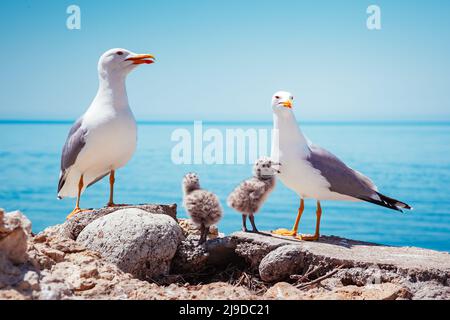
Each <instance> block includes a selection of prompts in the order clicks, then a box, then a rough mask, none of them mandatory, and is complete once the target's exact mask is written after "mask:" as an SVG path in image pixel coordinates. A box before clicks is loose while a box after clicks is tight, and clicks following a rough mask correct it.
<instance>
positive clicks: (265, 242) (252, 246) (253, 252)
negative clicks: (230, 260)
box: [231, 231, 295, 270]
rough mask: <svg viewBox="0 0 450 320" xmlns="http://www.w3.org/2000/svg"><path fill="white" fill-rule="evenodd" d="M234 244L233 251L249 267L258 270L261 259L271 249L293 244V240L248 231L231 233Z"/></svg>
mask: <svg viewBox="0 0 450 320" xmlns="http://www.w3.org/2000/svg"><path fill="white" fill-rule="evenodd" d="M231 240H232V241H233V243H234V244H235V247H236V249H235V252H236V254H237V255H238V256H240V257H242V258H243V259H245V260H246V261H247V263H248V264H249V267H250V269H253V270H258V267H259V264H260V262H261V260H262V259H263V258H264V257H265V256H266V255H267V254H268V253H269V252H271V251H273V250H275V249H276V248H278V247H281V246H284V245H287V244H295V241H291V242H290V243H289V240H285V239H279V238H276V237H272V236H270V234H269V233H261V235H259V234H256V233H250V232H241V231H239V232H235V233H233V234H232V235H231Z"/></svg>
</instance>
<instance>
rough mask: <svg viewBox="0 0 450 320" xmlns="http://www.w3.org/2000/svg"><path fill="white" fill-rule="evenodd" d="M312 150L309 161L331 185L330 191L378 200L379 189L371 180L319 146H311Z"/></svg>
mask: <svg viewBox="0 0 450 320" xmlns="http://www.w3.org/2000/svg"><path fill="white" fill-rule="evenodd" d="M310 150H311V153H310V155H309V157H308V159H307V160H308V161H309V162H310V163H311V165H312V166H313V168H315V169H317V170H319V171H320V173H321V174H322V176H324V177H325V179H326V180H327V181H328V182H329V183H330V191H333V192H337V193H340V194H344V195H347V196H351V197H354V198H358V199H365V198H374V197H375V198H378V196H377V187H376V186H375V184H374V183H373V182H372V181H371V180H370V179H369V178H367V177H366V176H364V175H362V174H361V173H359V172H358V171H356V170H353V169H352V168H350V167H348V166H347V165H346V164H345V163H343V162H342V161H341V160H339V159H338V158H337V157H336V156H335V155H334V154H332V153H331V152H329V151H327V150H325V149H323V148H321V147H319V146H315V145H311V146H310Z"/></svg>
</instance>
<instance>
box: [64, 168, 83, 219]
mask: <svg viewBox="0 0 450 320" xmlns="http://www.w3.org/2000/svg"><path fill="white" fill-rule="evenodd" d="M83 185H84V183H83V175H81V177H80V181H78V194H77V202H76V204H75V209H73V210H72V212H71V213H70V214H69V215H68V216H67V217H66V219H70V218H72V217H73V216H74V215H76V214H77V213H80V212H83V211H89V210H84V209H80V198H81V190H83Z"/></svg>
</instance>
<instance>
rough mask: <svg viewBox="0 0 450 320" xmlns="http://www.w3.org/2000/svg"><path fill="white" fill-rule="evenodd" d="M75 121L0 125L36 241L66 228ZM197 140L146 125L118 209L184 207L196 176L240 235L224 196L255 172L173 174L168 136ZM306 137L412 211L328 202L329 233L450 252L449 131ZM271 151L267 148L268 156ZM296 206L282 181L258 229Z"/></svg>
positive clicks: (349, 129) (100, 187) (0, 160)
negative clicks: (68, 156) (65, 177)
mask: <svg viewBox="0 0 450 320" xmlns="http://www.w3.org/2000/svg"><path fill="white" fill-rule="evenodd" d="M70 126H71V123H70V122H64V121H61V122H58V121H56V122H50V121H49V122H32V121H30V122H26V121H25V122H19V121H2V122H0V130H1V138H0V207H2V208H4V209H6V210H7V211H12V210H16V209H18V210H21V211H23V212H24V213H25V214H26V215H27V216H28V217H29V218H30V219H31V221H32V223H33V230H34V231H35V232H37V231H40V230H42V229H44V228H45V227H47V226H50V225H53V224H57V223H61V222H63V221H64V219H65V217H66V215H67V214H68V213H69V212H70V211H71V210H72V209H73V206H74V201H75V200H74V199H63V200H57V199H56V187H57V182H58V174H59V161H60V152H61V148H62V145H63V144H64V141H65V138H66V135H67V132H68V130H69V128H70ZM204 126H205V129H206V128H217V129H219V130H221V131H223V132H224V131H225V129H226V128H242V129H244V130H245V129H248V128H258V129H259V128H267V129H270V128H271V123H208V124H206V125H204ZM177 128H186V129H188V130H190V131H193V123H192V122H184V123H140V124H139V129H138V130H139V133H138V134H139V140H138V148H137V151H136V154H135V156H134V158H133V159H132V161H131V162H130V163H129V164H128V165H127V166H126V167H125V168H123V169H122V170H119V171H118V173H117V175H116V201H117V202H124V203H177V204H178V205H179V206H180V207H179V210H178V215H179V216H180V217H184V216H185V215H186V214H185V212H184V210H183V209H182V208H181V196H182V194H181V188H180V182H181V178H182V176H183V174H184V173H186V172H188V171H196V172H198V173H199V174H200V179H201V183H202V186H203V187H204V188H206V189H209V190H211V191H214V192H216V193H217V194H218V195H219V197H220V199H221V201H222V205H223V206H224V209H225V217H224V219H223V220H222V221H221V223H220V225H219V228H220V230H221V231H222V232H225V233H230V232H233V231H235V230H238V229H240V228H241V218H240V216H239V214H238V213H236V212H234V211H233V210H231V209H230V208H227V207H226V203H225V202H226V197H227V195H228V194H229V192H230V191H231V190H233V188H234V187H235V186H236V184H238V183H239V182H240V181H241V180H242V179H244V178H246V177H248V176H249V175H250V173H251V166H250V165H176V164H173V163H172V160H171V150H172V148H173V146H174V145H175V144H176V143H175V142H173V141H171V134H172V132H173V131H174V130H175V129H177ZM302 128H303V131H304V132H305V134H306V135H307V136H308V137H309V138H310V139H311V140H312V141H314V143H316V144H319V145H321V146H323V147H325V148H327V149H329V150H330V151H332V152H333V153H335V154H336V155H338V156H339V157H340V158H341V159H342V160H344V161H345V162H346V163H347V164H348V165H350V166H352V167H354V168H355V169H357V170H359V171H361V172H363V173H365V174H366V175H368V176H369V177H371V178H372V180H374V182H375V183H376V184H377V185H378V187H379V189H380V191H381V192H383V193H385V194H386V195H389V196H391V197H394V198H398V199H400V200H402V201H405V202H407V203H409V204H410V205H412V206H413V207H414V209H415V210H414V211H412V212H407V213H404V214H402V213H398V212H394V211H391V210H388V209H385V208H381V207H377V206H375V205H372V204H365V203H351V202H324V203H323V208H324V215H323V218H322V228H321V231H322V234H327V235H339V236H343V237H348V238H352V239H358V240H365V241H373V242H377V243H384V244H390V245H400V246H419V247H425V248H431V249H436V250H444V251H450V123H417V122H416V123H356V122H348V123H304V124H302ZM269 150H270V149H269ZM107 197H108V181H107V179H105V180H104V181H101V182H99V183H97V184H96V185H94V186H92V187H91V188H89V189H88V190H87V192H85V194H84V195H83V197H82V200H81V205H82V207H99V206H103V205H104V204H105V203H106V201H107ZM298 202H299V199H298V197H297V196H296V195H295V194H294V193H293V192H291V191H290V190H289V189H287V188H285V187H284V186H283V185H282V184H281V182H280V183H278V184H277V187H276V189H275V191H274V192H273V193H272V195H271V197H270V198H269V199H268V201H267V202H266V203H265V205H264V207H263V209H262V211H261V212H260V213H259V214H258V215H257V217H256V222H257V225H258V227H259V228H260V229H261V230H267V229H274V228H279V227H288V228H290V227H291V226H292V224H293V222H294V219H295V216H296V213H297V207H298ZM314 206H315V202H314V201H307V202H306V210H305V214H304V215H303V218H302V221H301V225H300V229H301V232H308V233H310V232H312V231H313V226H314V223H315V213H314V210H315V208H314Z"/></svg>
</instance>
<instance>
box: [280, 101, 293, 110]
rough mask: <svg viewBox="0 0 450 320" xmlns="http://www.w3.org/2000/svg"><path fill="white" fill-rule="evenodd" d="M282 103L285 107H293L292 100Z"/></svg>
mask: <svg viewBox="0 0 450 320" xmlns="http://www.w3.org/2000/svg"><path fill="white" fill-rule="evenodd" d="M281 104H282V105H283V107H286V108H289V109H292V102H291V101H290V100H288V101H284V102H282V103H281Z"/></svg>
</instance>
